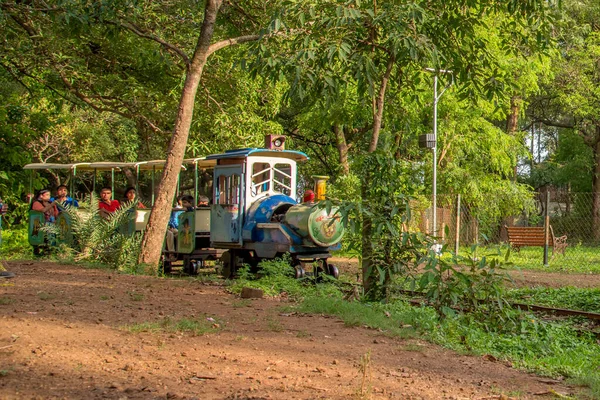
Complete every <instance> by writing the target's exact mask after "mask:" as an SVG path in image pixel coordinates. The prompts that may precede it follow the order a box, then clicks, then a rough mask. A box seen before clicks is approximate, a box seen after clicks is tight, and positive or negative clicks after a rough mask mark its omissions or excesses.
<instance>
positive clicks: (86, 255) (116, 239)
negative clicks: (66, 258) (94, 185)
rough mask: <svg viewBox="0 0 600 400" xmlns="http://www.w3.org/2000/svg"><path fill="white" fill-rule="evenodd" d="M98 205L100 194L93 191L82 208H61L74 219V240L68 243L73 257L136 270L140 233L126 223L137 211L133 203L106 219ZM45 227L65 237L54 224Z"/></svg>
mask: <svg viewBox="0 0 600 400" xmlns="http://www.w3.org/2000/svg"><path fill="white" fill-rule="evenodd" d="M97 205H98V197H97V196H96V195H95V194H94V193H92V194H91V196H90V197H89V199H86V200H84V201H82V202H81V203H80V207H79V208H77V207H66V208H65V209H64V211H62V212H63V213H67V214H68V217H69V219H70V221H71V230H72V233H73V241H72V243H70V244H67V246H68V247H70V248H71V250H72V251H73V254H74V259H75V260H76V261H91V262H96V263H101V264H106V265H109V266H111V267H113V268H115V269H118V270H126V271H130V272H131V271H136V270H137V268H136V266H137V256H138V254H139V248H140V243H141V235H140V234H139V233H134V234H128V232H127V225H128V223H129V220H130V218H131V215H132V213H134V212H135V207H134V204H123V205H122V206H121V208H119V209H117V210H116V211H115V212H113V213H111V214H109V216H108V217H107V218H102V217H101V216H100V213H99V210H98V206H97ZM43 229H44V230H45V231H46V232H47V233H49V234H51V235H54V236H56V237H57V238H58V239H59V241H62V240H61V239H64V238H61V236H60V235H61V232H60V229H59V228H58V227H57V226H55V225H54V224H47V225H46V226H45V227H44V228H43Z"/></svg>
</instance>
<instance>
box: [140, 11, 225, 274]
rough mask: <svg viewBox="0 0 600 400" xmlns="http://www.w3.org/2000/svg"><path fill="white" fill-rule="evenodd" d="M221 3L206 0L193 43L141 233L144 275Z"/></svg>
mask: <svg viewBox="0 0 600 400" xmlns="http://www.w3.org/2000/svg"><path fill="white" fill-rule="evenodd" d="M221 3H222V0H207V1H206V5H205V9H204V22H203V23H202V29H201V30H200V37H199V38H198V43H197V44H196V49H195V51H194V56H193V58H192V60H191V63H190V65H189V66H188V70H187V76H186V79H185V84H184V87H183V91H182V93H181V99H180V101H179V111H178V113H177V119H176V120H175V129H174V131H173V136H172V137H171V141H170V143H169V148H168V152H167V159H166V164H165V168H164V170H163V174H162V179H161V181H160V184H159V186H158V195H157V197H156V200H155V203H154V206H153V207H152V213H151V214H150V219H149V220H148V225H147V227H146V230H145V232H144V238H143V240H142V248H141V252H140V256H139V260H138V261H139V263H140V264H145V265H146V266H147V267H146V272H148V273H156V271H157V268H156V267H157V265H158V262H159V261H160V256H161V252H162V247H163V241H164V238H165V233H166V230H167V223H168V221H169V216H170V210H171V207H172V205H173V198H174V196H175V190H176V186H177V177H178V176H179V172H180V170H181V164H182V162H183V157H184V154H185V148H186V145H187V140H188V136H189V132H190V126H191V123H192V116H193V114H194V101H195V98H196V92H197V90H198V84H199V83H200V79H201V77H202V71H203V69H204V65H205V64H206V60H207V58H208V55H209V48H210V42H211V39H212V36H213V32H214V29H215V21H216V18H217V14H218V12H219V8H220V7H221Z"/></svg>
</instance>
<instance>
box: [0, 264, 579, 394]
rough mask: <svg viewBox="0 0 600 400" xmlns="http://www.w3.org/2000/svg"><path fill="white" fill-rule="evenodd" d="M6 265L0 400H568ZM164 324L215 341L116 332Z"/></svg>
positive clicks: (240, 312)
mask: <svg viewBox="0 0 600 400" xmlns="http://www.w3.org/2000/svg"><path fill="white" fill-rule="evenodd" d="M7 264H8V265H7V267H8V269H9V270H10V271H12V272H14V273H15V274H16V277H15V278H13V279H10V280H8V279H5V280H0V398H1V399H48V398H52V399H54V398H66V399H82V398H89V399H193V398H196V399H254V400H259V399H286V400H289V399H359V398H365V399H367V398H368V399H481V400H483V399H507V398H513V397H514V398H522V399H533V398H535V399H544V398H547V399H549V398H555V397H554V396H556V394H555V393H559V394H562V395H572V394H574V393H577V392H578V390H579V389H578V388H576V387H573V386H568V385H566V384H564V383H563V382H557V381H553V380H550V379H546V378H541V377H537V376H535V375H532V374H527V373H524V372H520V371H516V370H514V369H512V368H510V366H508V365H506V364H505V363H502V362H499V361H496V360H494V359H493V357H489V356H488V357H474V356H466V355H460V354H457V353H454V352H451V351H448V350H444V349H442V348H440V347H438V346H435V345H432V344H429V343H426V342H425V341H422V340H419V339H407V340H402V339H393V338H390V337H387V336H385V335H384V334H383V333H382V332H378V331H376V330H369V329H366V328H360V327H347V326H345V325H344V324H343V323H342V322H341V321H339V320H337V319H336V318H330V317H325V316H310V315H299V314H294V313H289V312H285V311H283V310H282V306H285V305H286V304H288V303H287V302H286V301H285V300H281V299H254V300H242V299H240V298H239V297H236V296H234V295H232V294H229V293H227V291H226V288H225V287H223V286H220V285H218V284H214V283H211V284H208V283H202V281H201V280H196V279H170V278H157V277H147V276H130V275H121V274H118V273H116V272H113V271H108V270H100V269H86V268H83V267H81V266H72V265H61V264H56V263H49V262H48V263H47V262H43V263H40V262H36V263H33V262H30V261H27V262H26V261H23V262H9V263H7ZM527 279H529V278H527ZM531 279H533V278H531ZM549 279H550V281H552V282H555V278H549ZM586 279H588V280H589V278H586ZM165 318H169V319H171V320H180V319H183V318H188V319H200V320H203V321H204V320H207V319H208V318H210V319H211V320H209V321H210V322H211V323H212V322H213V320H214V323H215V324H218V329H217V330H216V331H214V332H211V333H208V334H205V335H203V336H193V335H191V334H189V333H186V334H179V333H165V332H158V333H157V332H154V333H152V332H145V333H131V332H129V331H128V330H127V329H125V327H126V326H131V325H133V324H142V323H152V322H159V321H161V320H164V319H165ZM215 327H217V326H215ZM367 354H370V361H369V362H365V361H362V362H361V358H363V357H365V355H367ZM361 365H363V367H364V366H366V368H362V369H361ZM363 369H365V370H366V371H367V372H366V373H363V372H361V371H362V370H363ZM361 392H362V393H363V395H362V396H361Z"/></svg>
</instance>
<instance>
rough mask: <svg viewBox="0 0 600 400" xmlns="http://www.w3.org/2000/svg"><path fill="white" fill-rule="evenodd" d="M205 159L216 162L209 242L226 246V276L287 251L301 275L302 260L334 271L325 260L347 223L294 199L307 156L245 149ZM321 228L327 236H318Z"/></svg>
mask: <svg viewBox="0 0 600 400" xmlns="http://www.w3.org/2000/svg"><path fill="white" fill-rule="evenodd" d="M206 159H207V160H215V161H216V165H215V167H214V188H213V205H212V207H211V218H210V241H211V246H212V247H214V248H222V249H227V251H226V252H225V253H224V254H223V257H222V261H223V271H224V275H226V276H232V275H233V274H234V273H235V271H236V269H237V268H239V267H240V266H241V265H243V264H249V265H250V266H255V265H257V263H258V261H259V260H261V259H272V258H275V257H278V256H280V255H283V254H284V253H289V254H290V255H291V256H292V259H293V263H294V264H295V265H294V267H295V268H296V271H297V276H302V275H303V274H304V269H303V267H302V264H303V263H312V262H314V261H316V260H319V261H320V262H321V263H322V265H323V267H322V270H324V271H325V272H327V271H333V270H331V269H330V267H329V265H328V264H327V261H326V260H327V258H329V257H330V254H329V248H330V246H332V245H334V244H336V243H338V242H339V240H341V237H342V235H343V226H342V225H341V223H340V221H339V218H337V219H336V218H335V217H334V215H333V214H335V211H336V210H330V211H329V212H327V211H326V210H324V209H322V208H318V207H316V206H314V205H303V204H298V202H297V201H296V198H297V193H296V188H297V184H298V183H297V163H298V162H302V161H306V160H307V159H308V157H307V156H306V154H304V153H302V152H299V151H291V150H273V149H241V150H231V151H227V152H225V153H222V154H214V155H210V156H207V157H206ZM321 231H325V232H326V233H327V234H326V235H325V237H326V238H325V239H324V240H316V238H317V236H318V235H320V232H321ZM320 237H323V235H321V236H320ZM332 275H334V272H332Z"/></svg>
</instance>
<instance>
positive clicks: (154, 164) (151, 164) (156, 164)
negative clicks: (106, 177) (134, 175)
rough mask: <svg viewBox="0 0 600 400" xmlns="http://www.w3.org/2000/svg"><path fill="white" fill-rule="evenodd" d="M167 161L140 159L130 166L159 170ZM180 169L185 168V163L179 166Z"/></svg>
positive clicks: (146, 169)
mask: <svg viewBox="0 0 600 400" xmlns="http://www.w3.org/2000/svg"><path fill="white" fill-rule="evenodd" d="M166 163H167V161H166V160H152V161H140V162H136V163H132V165H131V166H132V167H134V168H135V167H137V168H139V169H140V170H143V171H152V170H161V169H163V168H164V167H165V164H166ZM181 169H184V170H185V169H187V168H186V167H185V165H182V166H181Z"/></svg>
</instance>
